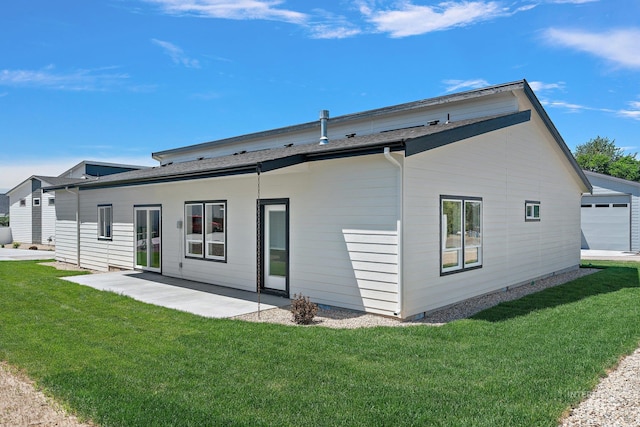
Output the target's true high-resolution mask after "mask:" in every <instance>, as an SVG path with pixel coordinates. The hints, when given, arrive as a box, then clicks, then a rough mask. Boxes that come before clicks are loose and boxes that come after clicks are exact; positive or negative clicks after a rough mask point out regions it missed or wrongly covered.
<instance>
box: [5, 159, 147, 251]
mask: <svg viewBox="0 0 640 427" xmlns="http://www.w3.org/2000/svg"><path fill="white" fill-rule="evenodd" d="M140 168H142V167H141V166H131V165H120V164H115V163H105V162H89V161H83V162H80V163H78V164H77V165H75V166H74V167H72V168H71V169H69V170H67V171H65V172H63V173H62V174H60V175H59V176H57V177H53V176H41V175H32V176H31V177H29V178H27V179H25V180H24V181H22V182H21V183H20V184H18V185H17V186H15V187H14V188H12V189H11V190H9V191H8V192H7V196H9V218H10V221H11V232H12V235H13V240H14V241H16V242H20V243H27V244H32V243H38V244H54V243H55V234H56V233H55V229H56V209H55V201H56V200H55V196H54V194H53V193H46V192H43V191H42V187H47V186H52V185H67V184H71V183H75V182H78V181H84V180H85V179H91V178H96V177H100V176H104V175H109V174H113V173H121V172H127V171H132V170H137V169H140Z"/></svg>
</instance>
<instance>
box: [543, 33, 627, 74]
mask: <svg viewBox="0 0 640 427" xmlns="http://www.w3.org/2000/svg"><path fill="white" fill-rule="evenodd" d="M545 37H546V39H547V41H548V42H549V43H550V44H554V45H561V46H564V47H568V48H571V49H575V50H578V51H581V52H586V53H589V54H591V55H594V56H597V57H600V58H603V59H605V60H607V61H610V62H612V63H614V64H616V65H618V66H621V67H627V68H640V43H638V40H640V29H637V28H630V29H618V30H611V31H609V32H605V33H596V32H589V31H583V30H565V29H557V28H550V29H548V30H547V31H546V32H545Z"/></svg>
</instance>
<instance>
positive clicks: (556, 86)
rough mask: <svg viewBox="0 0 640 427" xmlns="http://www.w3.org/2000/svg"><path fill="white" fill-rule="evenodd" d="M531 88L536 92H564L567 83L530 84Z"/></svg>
mask: <svg viewBox="0 0 640 427" xmlns="http://www.w3.org/2000/svg"><path fill="white" fill-rule="evenodd" d="M529 86H531V89H533V91H534V92H544V91H550V90H564V86H565V83H564V82H557V83H544V82H529Z"/></svg>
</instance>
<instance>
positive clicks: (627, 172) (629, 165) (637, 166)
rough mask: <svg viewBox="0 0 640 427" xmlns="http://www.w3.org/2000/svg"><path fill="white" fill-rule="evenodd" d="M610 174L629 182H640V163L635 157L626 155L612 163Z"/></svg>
mask: <svg viewBox="0 0 640 427" xmlns="http://www.w3.org/2000/svg"><path fill="white" fill-rule="evenodd" d="M609 174H610V175H611V176H615V177H618V178H623V179H628V180H629V181H640V161H638V160H637V159H636V158H635V155H633V156H631V155H626V156H624V157H621V158H619V159H618V160H616V161H615V162H613V163H611V166H610V167H609Z"/></svg>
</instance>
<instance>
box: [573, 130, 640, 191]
mask: <svg viewBox="0 0 640 427" xmlns="http://www.w3.org/2000/svg"><path fill="white" fill-rule="evenodd" d="M574 155H575V158H576V161H577V162H578V164H579V165H580V167H581V168H582V169H584V170H588V171H591V172H597V173H602V174H605V175H611V176H615V177H617V178H623V179H627V180H630V181H640V160H638V159H636V154H624V150H623V149H622V148H618V147H616V143H615V140H610V139H609V138H603V137H600V136H597V137H596V138H593V139H591V140H589V142H586V143H584V144H582V145H578V146H577V147H576V151H575V153H574Z"/></svg>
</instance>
